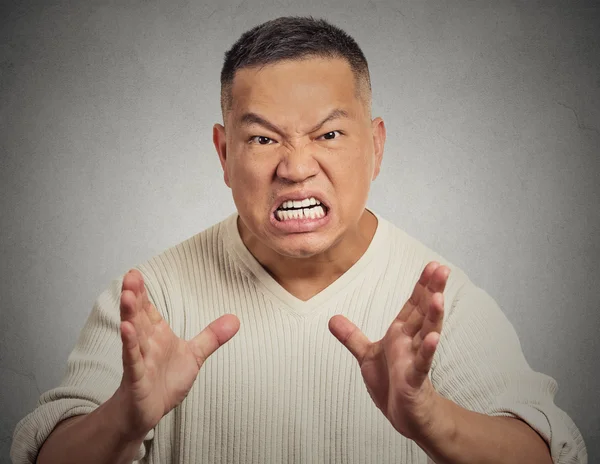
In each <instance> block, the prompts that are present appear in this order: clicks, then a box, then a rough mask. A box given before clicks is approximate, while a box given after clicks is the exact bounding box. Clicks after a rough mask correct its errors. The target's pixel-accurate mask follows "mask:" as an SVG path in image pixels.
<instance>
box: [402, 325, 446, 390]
mask: <svg viewBox="0 0 600 464" xmlns="http://www.w3.org/2000/svg"><path fill="white" fill-rule="evenodd" d="M439 339H440V334H439V333H437V332H431V333H429V334H428V335H427V336H426V337H425V339H424V340H423V343H422V344H421V347H420V348H419V351H418V352H417V356H415V360H414V361H413V364H412V369H411V372H410V373H409V375H408V382H409V384H410V386H411V387H413V388H418V387H420V386H421V385H422V384H423V382H424V381H425V378H426V377H427V374H429V371H430V369H431V364H432V362H433V355H434V354H435V350H436V348H437V344H438V341H439Z"/></svg>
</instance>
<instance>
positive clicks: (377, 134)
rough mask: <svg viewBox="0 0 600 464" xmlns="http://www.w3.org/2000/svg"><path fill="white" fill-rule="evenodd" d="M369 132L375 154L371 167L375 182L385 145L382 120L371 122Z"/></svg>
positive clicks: (376, 119) (377, 119)
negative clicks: (371, 136) (373, 163)
mask: <svg viewBox="0 0 600 464" xmlns="http://www.w3.org/2000/svg"><path fill="white" fill-rule="evenodd" d="M371 130H372V133H373V148H374V153H375V165H374V167H373V178H372V179H371V180H375V179H376V178H377V176H378V175H379V171H380V170H381V161H382V160H383V147H384V145H385V137H386V131H385V124H384V122H383V119H381V118H375V119H373V121H372V122H371Z"/></svg>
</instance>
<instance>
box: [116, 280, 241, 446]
mask: <svg viewBox="0 0 600 464" xmlns="http://www.w3.org/2000/svg"><path fill="white" fill-rule="evenodd" d="M120 308H121V340H122V342H123V378H122V380H121V384H120V386H119V388H118V389H117V391H116V392H115V395H114V399H115V400H116V401H118V404H119V405H120V408H122V411H123V416H124V421H123V424H122V426H123V430H122V432H123V436H124V437H129V438H131V439H139V438H140V437H143V436H144V435H145V434H146V433H147V432H148V431H149V430H151V429H152V428H153V427H154V426H155V425H156V424H157V423H158V421H159V420H160V419H161V418H162V417H163V416H164V415H165V414H167V413H168V412H169V411H170V410H171V409H173V408H174V407H175V406H177V405H178V404H180V403H181V402H182V401H183V400H184V398H185V397H186V396H187V394H188V393H189V391H190V389H191V388H192V385H193V383H194V380H195V379H196V376H197V375H198V371H199V370H200V368H201V367H202V364H203V363H204V361H206V359H207V358H208V357H209V356H210V355H211V354H212V353H213V352H214V351H215V350H216V349H217V348H219V347H220V346H221V345H223V344H224V343H226V342H227V341H228V340H229V339H230V338H231V337H233V336H234V335H235V333H236V332H237V331H238V329H239V326H240V322H239V320H238V318H237V317H235V316H233V315H231V314H227V315H224V316H221V317H220V318H218V319H216V320H215V321H213V322H212V323H210V324H209V325H208V326H207V327H206V328H205V329H204V330H203V331H202V332H200V333H199V334H198V335H197V336H196V337H194V338H193V339H192V340H189V341H186V340H182V339H181V338H179V337H177V336H176V335H175V334H174V333H173V331H172V330H171V328H170V327H169V325H168V324H167V322H166V321H165V320H164V319H163V318H162V316H161V315H160V313H159V312H158V311H157V309H156V308H155V307H154V305H152V303H150V301H149V299H148V295H147V293H146V289H145V287H144V280H143V277H142V275H141V273H140V272H139V271H137V270H135V269H132V270H131V271H129V272H128V273H127V274H126V275H125V277H124V279H123V286H122V292H121V302H120Z"/></svg>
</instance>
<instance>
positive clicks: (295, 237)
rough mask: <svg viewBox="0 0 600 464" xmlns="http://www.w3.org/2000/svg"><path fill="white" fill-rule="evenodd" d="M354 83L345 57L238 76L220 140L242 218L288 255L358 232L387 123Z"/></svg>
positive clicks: (315, 250) (218, 130)
mask: <svg viewBox="0 0 600 464" xmlns="http://www.w3.org/2000/svg"><path fill="white" fill-rule="evenodd" d="M356 85H357V82H356V80H355V77H354V74H353V73H352V71H351V68H350V66H349V64H348V63H347V62H346V61H345V60H342V59H324V58H310V59H304V60H300V61H283V62H278V63H275V64H272V65H267V66H265V67H262V68H246V69H241V70H239V71H237V72H236V74H235V78H234V81H233V86H232V102H233V103H232V106H231V110H230V111H229V112H228V113H227V114H226V116H225V128H224V127H223V126H221V125H219V124H216V125H215V127H214V130H213V141H214V143H215V147H216V148H217V151H218V153H219V157H220V160H221V165H222V167H223V170H224V176H225V182H226V184H227V185H228V186H229V187H230V188H231V190H232V193H233V200H234V202H235V204H236V207H237V210H238V213H239V215H240V219H241V221H242V223H243V224H241V225H240V226H241V227H246V229H247V231H249V232H250V233H251V234H252V235H254V236H255V237H256V238H257V239H258V240H260V242H262V243H263V244H264V245H266V246H267V247H269V248H270V249H272V250H274V251H275V252H277V253H279V254H281V255H285V256H289V257H298V258H301V257H310V256H315V255H318V254H320V253H324V252H326V251H327V250H329V249H330V248H331V247H332V246H334V245H336V244H338V243H340V241H341V240H343V239H344V238H345V237H349V236H352V234H354V235H356V234H357V233H359V230H358V229H359V220H360V219H361V217H362V215H363V212H364V208H365V206H366V202H367V196H368V192H369V188H370V184H371V181H372V180H373V179H375V177H376V176H377V174H378V173H379V168H380V165H381V157H382V154H383V143H384V141H385V128H384V125H383V121H382V120H381V119H380V118H377V119H375V120H373V121H371V119H370V108H369V107H368V104H366V103H365V100H363V98H361V97H359V96H358V92H357V87H356ZM290 201H292V202H293V203H290ZM298 202H303V203H298ZM319 203H320V204H319ZM283 210H287V211H285V212H283Z"/></svg>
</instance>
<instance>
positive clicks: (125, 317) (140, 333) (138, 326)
mask: <svg viewBox="0 0 600 464" xmlns="http://www.w3.org/2000/svg"><path fill="white" fill-rule="evenodd" d="M124 288H125V290H123V292H122V293H121V302H120V309H121V321H127V322H129V323H131V324H132V325H133V327H134V329H135V333H136V338H137V341H138V343H139V344H140V350H141V352H142V355H143V354H145V353H147V352H148V349H149V343H148V336H147V335H146V329H145V328H144V324H143V318H144V317H146V316H145V315H144V314H141V313H143V310H142V309H141V308H140V302H139V301H138V299H137V298H136V295H135V293H134V292H133V291H132V290H129V289H127V288H126V287H125V284H124ZM146 319H147V317H146Z"/></svg>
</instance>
